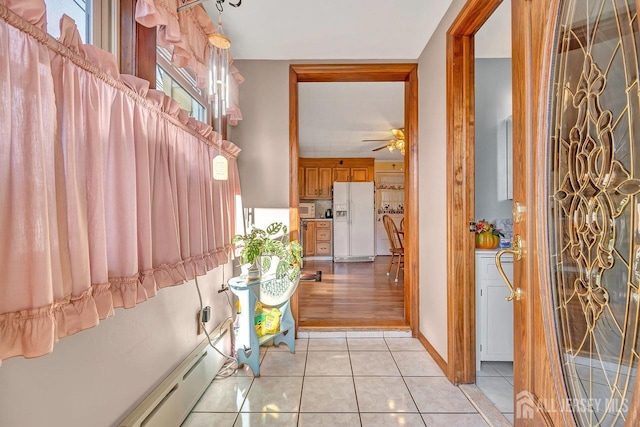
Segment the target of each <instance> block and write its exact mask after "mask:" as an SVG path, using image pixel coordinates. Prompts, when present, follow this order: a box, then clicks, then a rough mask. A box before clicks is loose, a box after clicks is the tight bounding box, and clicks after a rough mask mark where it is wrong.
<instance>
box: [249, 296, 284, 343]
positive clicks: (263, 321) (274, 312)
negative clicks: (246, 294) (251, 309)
mask: <svg viewBox="0 0 640 427" xmlns="http://www.w3.org/2000/svg"><path fill="white" fill-rule="evenodd" d="M281 315H282V313H281V312H280V310H278V309H277V308H272V307H267V306H264V305H262V303H260V302H258V303H257V304H256V311H255V314H254V317H253V324H254V326H255V328H256V335H258V338H260V337H263V336H265V335H267V334H276V333H278V331H279V330H280V316H281Z"/></svg>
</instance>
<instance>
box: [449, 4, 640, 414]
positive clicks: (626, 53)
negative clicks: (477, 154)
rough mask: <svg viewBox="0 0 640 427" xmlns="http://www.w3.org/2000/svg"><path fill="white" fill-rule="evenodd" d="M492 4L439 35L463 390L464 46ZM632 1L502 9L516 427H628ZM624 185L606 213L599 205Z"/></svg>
mask: <svg viewBox="0 0 640 427" xmlns="http://www.w3.org/2000/svg"><path fill="white" fill-rule="evenodd" d="M500 3H501V1H500V0H495V1H484V0H477V1H476V0H469V1H468V2H467V3H466V4H465V6H464V7H463V9H462V11H461V12H460V14H459V15H458V17H457V19H456V20H455V22H454V24H453V25H452V26H451V28H450V30H449V32H448V46H447V55H448V64H447V66H448V81H447V93H448V96H447V102H448V107H447V109H448V119H447V120H448V121H449V129H450V132H449V135H448V139H449V146H450V152H449V154H450V159H451V161H450V164H449V173H450V174H452V173H453V172H455V173H456V176H462V177H465V178H463V179H461V180H460V181H459V182H457V183H455V184H452V185H450V188H449V189H448V198H449V206H450V207H452V206H453V207H457V208H458V209H459V210H460V212H459V214H456V215H454V217H453V218H452V220H451V223H450V224H451V228H450V229H451V230H453V232H452V233H451V234H450V236H449V237H450V240H452V241H456V244H455V245H452V247H450V248H449V255H450V257H449V259H450V261H451V263H450V264H449V283H448V298H449V307H450V311H449V331H450V333H449V353H448V354H449V364H448V366H449V370H448V377H449V379H450V380H451V381H453V382H457V383H471V382H473V381H474V379H475V378H474V377H475V372H474V371H475V366H474V363H473V362H474V361H475V334H474V333H473V332H474V329H475V310H474V307H475V295H474V281H475V280H474V274H473V273H474V272H473V268H472V267H471V266H473V261H472V260H471V259H470V258H471V255H472V251H473V242H472V239H471V237H472V234H471V233H469V232H468V227H466V226H467V225H468V222H469V220H470V218H471V214H472V212H473V210H472V209H471V208H472V207H473V200H471V199H470V197H469V193H471V194H473V188H474V180H473V178H472V177H473V162H469V159H470V158H471V159H473V157H474V141H473V124H474V112H473V110H472V108H470V106H472V105H473V99H474V90H473V84H472V82H473V75H474V64H473V52H474V51H473V42H474V35H475V33H476V32H477V31H478V29H479V28H480V27H481V26H482V24H483V23H484V22H486V20H487V19H488V17H489V16H490V15H491V13H493V11H494V10H495V9H496V8H497V7H498V6H499V4H500ZM637 3H638V2H636V1H634V0H627V1H622V2H618V3H609V2H599V1H591V0H587V1H580V2H572V1H566V2H562V1H557V0H540V1H536V2H531V1H527V0H512V2H511V4H512V28H513V30H512V40H513V94H514V97H513V135H514V137H513V144H514V145H513V158H514V165H513V168H514V170H515V171H517V173H516V174H514V210H513V215H514V235H515V237H518V238H519V244H518V245H516V246H515V247H514V251H513V252H514V280H513V282H512V283H508V285H509V288H510V290H511V291H512V292H511V296H513V301H514V322H513V324H514V351H515V352H516V353H517V355H518V356H517V357H516V358H515V361H514V393H515V396H514V402H513V403H514V412H515V414H514V415H515V424H516V425H517V426H521V425H525V426H529V425H532V426H538V425H544V426H551V425H568V426H574V425H579V426H595V425H612V426H617V425H624V424H625V423H626V425H636V424H638V423H639V419H638V417H639V414H640V411H639V410H638V409H639V407H638V403H640V397H638V393H633V388H634V386H636V383H637V375H636V373H635V372H636V369H637V358H635V357H631V354H632V353H633V351H636V350H635V349H637V346H638V344H637V336H638V335H637V331H638V326H639V324H638V317H637V316H635V314H636V313H638V309H637V302H635V300H634V298H635V296H634V295H637V291H636V289H637V287H636V286H635V285H632V282H633V283H635V280H636V279H635V276H634V271H636V270H635V268H636V264H635V261H634V262H629V261H628V260H627V255H625V254H629V253H633V249H632V248H634V247H636V246H634V245H637V244H638V243H637V239H638V238H637V236H636V235H635V234H634V233H629V231H630V230H635V229H637V224H638V218H637V215H635V214H634V212H635V211H636V209H637V206H638V200H637V197H638V196H637V195H638V194H640V188H638V185H637V183H636V181H635V178H634V176H637V174H638V172H636V167H635V166H634V163H633V162H631V163H630V162H629V161H627V159H628V158H629V156H630V154H629V153H630V152H633V151H634V144H637V141H640V137H639V136H638V131H637V125H635V124H634V123H637V122H638V120H640V117H639V115H638V111H639V110H640V106H639V105H638V104H639V99H640V97H639V96H638V93H639V89H638V69H639V67H638V57H639V55H638V46H639V45H640V27H639V26H638V15H637V10H636V6H637ZM629 93H632V95H629ZM583 94H584V96H582V95H583ZM622 111H624V113H622ZM627 112H629V113H630V112H633V113H631V114H627ZM619 125H621V127H619ZM627 129H634V130H630V131H629V133H628V134H627ZM616 130H617V131H616ZM636 150H637V148H636ZM605 176H606V178H604V177H605ZM632 183H633V184H632ZM626 186H629V188H628V189H627V190H625V195H624V196H622V197H621V199H620V202H619V203H611V204H610V203H608V202H603V203H600V202H599V201H598V200H599V199H598V197H599V196H600V195H603V197H605V198H608V197H609V196H608V195H609V194H617V193H616V191H618V190H616V189H619V188H623V187H626ZM605 194H606V195H607V196H604V195H605ZM613 197H614V198H617V197H618V196H613ZM570 202H571V203H570ZM630 207H631V209H628V208H630ZM452 212H455V211H452ZM623 224H624V225H623ZM623 230H624V231H623ZM601 241H603V242H606V244H599V242H601ZM629 277H634V278H633V279H631V280H629V279H628V278H629ZM456 280H457V281H456ZM636 300H637V298H636ZM630 312H633V313H634V316H635V317H634V320H633V321H630V320H629V317H628V316H629V313H630ZM622 319H625V320H622ZM622 325H624V326H622ZM616 343H618V344H616ZM621 343H626V344H621ZM598 405H604V406H598Z"/></svg>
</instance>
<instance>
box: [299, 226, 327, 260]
mask: <svg viewBox="0 0 640 427" xmlns="http://www.w3.org/2000/svg"><path fill="white" fill-rule="evenodd" d="M303 232H304V240H303V256H304V257H310V256H318V257H331V256H332V255H333V223H332V222H331V220H306V221H305V222H304V225H303Z"/></svg>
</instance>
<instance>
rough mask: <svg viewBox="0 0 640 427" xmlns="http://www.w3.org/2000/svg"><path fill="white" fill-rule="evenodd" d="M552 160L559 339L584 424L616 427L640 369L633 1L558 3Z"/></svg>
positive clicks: (639, 138) (639, 41)
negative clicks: (639, 365)
mask: <svg viewBox="0 0 640 427" xmlns="http://www.w3.org/2000/svg"><path fill="white" fill-rule="evenodd" d="M560 4H561V6H560V7H561V10H560V14H559V19H558V22H557V27H556V36H555V47H554V49H555V50H554V55H552V56H553V57H554V65H553V70H554V77H553V87H552V88H551V91H552V103H551V117H550V120H551V122H550V127H549V129H550V139H549V151H548V159H549V165H548V183H549V188H548V200H549V201H550V203H549V207H550V208H549V210H550V212H549V218H550V222H549V223H550V224H551V227H550V228H549V236H548V239H549V247H550V249H551V259H550V263H551V267H552V268H551V272H552V274H551V276H552V277H551V278H550V279H551V280H550V283H551V286H552V294H553V297H554V306H553V312H554V313H555V322H556V328H555V329H556V335H557V336H556V338H557V342H558V348H559V351H560V355H559V357H560V360H561V364H562V369H563V373H564V381H565V385H566V388H567V394H568V397H569V402H570V403H571V404H572V405H574V407H573V410H572V411H571V412H573V416H574V417H575V421H576V423H577V424H578V425H580V426H601V425H602V426H622V425H624V422H625V418H626V415H627V412H628V410H629V406H630V402H631V396H632V392H633V386H634V384H635V376H636V369H637V365H638V357H639V354H638V353H639V349H638V332H639V331H638V316H639V310H638V301H639V295H638V292H639V287H640V194H639V193H640V98H639V89H638V65H639V64H638V55H639V52H640V50H639V47H640V37H639V32H638V28H639V27H638V16H637V14H636V7H635V0H619V1H614V0H570V1H564V2H560Z"/></svg>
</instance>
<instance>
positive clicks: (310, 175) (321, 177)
mask: <svg viewBox="0 0 640 427" xmlns="http://www.w3.org/2000/svg"><path fill="white" fill-rule="evenodd" d="M332 182H333V181H332V170H331V168H326V167H318V168H315V167H306V168H304V188H305V191H304V198H305V199H330V198H331V184H332Z"/></svg>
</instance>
